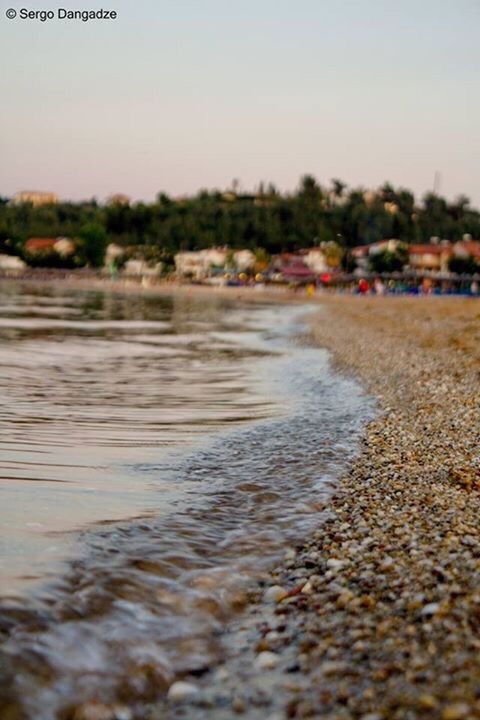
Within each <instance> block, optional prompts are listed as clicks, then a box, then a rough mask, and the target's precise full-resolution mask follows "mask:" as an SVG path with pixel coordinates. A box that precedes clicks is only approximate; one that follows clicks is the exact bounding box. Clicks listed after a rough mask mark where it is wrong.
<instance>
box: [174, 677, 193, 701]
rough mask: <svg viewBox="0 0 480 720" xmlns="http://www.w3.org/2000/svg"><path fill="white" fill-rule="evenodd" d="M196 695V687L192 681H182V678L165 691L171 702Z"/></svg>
mask: <svg viewBox="0 0 480 720" xmlns="http://www.w3.org/2000/svg"><path fill="white" fill-rule="evenodd" d="M195 695H198V688H197V686H196V685H193V684H192V683H188V682H184V681H183V680H177V682H174V683H173V685H170V688H169V690H168V693H167V697H168V699H169V700H172V701H173V702H180V701H182V700H188V699H190V698H193V697H194V696H195Z"/></svg>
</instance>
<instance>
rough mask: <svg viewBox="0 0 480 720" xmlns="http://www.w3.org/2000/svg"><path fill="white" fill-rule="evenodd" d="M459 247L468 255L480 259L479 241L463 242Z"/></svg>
mask: <svg viewBox="0 0 480 720" xmlns="http://www.w3.org/2000/svg"><path fill="white" fill-rule="evenodd" d="M458 246H460V247H461V249H462V250H463V251H464V252H465V253H466V254H467V255H471V256H472V257H475V258H480V242H478V240H468V241H466V242H461V243H458V245H457V247H458Z"/></svg>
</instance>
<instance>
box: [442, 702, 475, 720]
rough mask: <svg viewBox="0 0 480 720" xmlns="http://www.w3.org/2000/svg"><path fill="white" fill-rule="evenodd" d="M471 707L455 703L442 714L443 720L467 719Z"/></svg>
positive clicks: (448, 706)
mask: <svg viewBox="0 0 480 720" xmlns="http://www.w3.org/2000/svg"><path fill="white" fill-rule="evenodd" d="M469 712H470V707H469V706H468V705H467V704H466V703H454V704H453V705H447V707H446V708H445V709H444V711H443V712H442V720H462V718H465V717H467V715H468V714H469Z"/></svg>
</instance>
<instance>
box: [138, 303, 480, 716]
mask: <svg viewBox="0 0 480 720" xmlns="http://www.w3.org/2000/svg"><path fill="white" fill-rule="evenodd" d="M311 328H312V337H313V339H314V341H315V342H316V343H318V344H320V345H322V346H325V347H328V348H329V349H330V350H331V351H332V353H333V356H334V359H335V363H336V364H337V366H338V367H340V368H341V369H343V370H344V371H346V372H348V373H352V372H353V373H355V374H356V375H357V376H358V377H359V378H360V379H361V380H362V382H363V383H364V385H366V386H367V387H368V388H369V389H370V390H371V391H372V392H373V393H375V395H376V396H377V398H378V400H379V404H380V408H381V412H380V414H379V416H378V418H377V419H376V420H375V421H373V422H372V423H370V425H369V426H368V428H367V431H366V434H365V439H364V441H363V444H362V447H361V452H360V455H359V457H358V459H357V460H356V461H355V463H354V465H353V466H352V468H351V471H350V472H349V473H348V474H347V475H346V476H345V477H344V478H343V480H342V481H341V483H340V485H339V486H338V488H337V491H336V493H335V495H334V497H333V500H332V502H331V505H330V508H331V513H330V516H329V517H328V519H327V521H326V522H323V523H322V524H319V527H318V530H317V531H316V532H314V533H313V534H312V535H311V537H309V538H308V539H307V540H306V541H305V543H304V544H303V545H302V546H300V547H297V548H291V550H290V551H289V552H287V555H286V558H285V561H284V563H282V564H281V565H279V566H278V567H277V568H276V569H275V570H274V571H273V572H272V573H270V574H269V575H268V577H267V578H266V579H265V585H264V587H263V588H261V589H259V592H258V593H257V601H256V603H254V604H253V605H252V606H251V608H250V610H249V611H248V612H247V613H246V615H245V616H244V617H243V619H242V621H241V622H239V623H237V625H236V626H234V627H232V628H231V631H230V633H228V634H227V635H226V636H225V638H224V648H225V662H224V665H223V666H222V667H220V668H219V669H217V670H216V671H215V672H213V673H211V674H210V675H208V676H207V677H205V678H203V679H202V680H201V681H198V679H192V678H187V679H188V680H189V681H190V680H193V683H194V684H195V685H196V687H197V692H196V693H195V694H192V695H190V696H189V697H188V699H186V700H184V701H181V700H179V699H178V695H180V696H181V695H182V692H181V690H182V689H181V688H180V689H179V693H177V698H176V699H172V700H171V701H170V702H169V703H167V705H166V706H163V707H162V708H158V709H157V711H156V712H153V713H152V717H155V718H160V717H162V718H163V717H175V718H177V717H189V718H192V717H208V718H225V719H226V718H232V717H235V716H237V715H243V716H245V717H248V718H251V719H257V718H258V719H260V718H268V720H280V718H329V719H330V720H333V719H334V718H335V720H343V719H345V720H347V719H349V718H363V720H380V719H382V718H385V719H387V718H388V719H390V718H405V719H406V718H432V719H433V718H439V719H441V720H461V719H462V718H480V528H479V523H478V518H479V515H480V494H479V489H480V465H479V439H480V303H479V302H477V301H476V300H468V299H465V300H464V299H457V298H358V297H353V298H351V297H329V298H325V299H324V300H323V301H322V306H321V308H320V309H319V311H318V314H316V316H315V317H314V318H313V319H312V324H311ZM172 694H175V693H172ZM186 694H188V689H187V691H186Z"/></svg>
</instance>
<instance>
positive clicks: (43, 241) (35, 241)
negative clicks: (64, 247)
mask: <svg viewBox="0 0 480 720" xmlns="http://www.w3.org/2000/svg"><path fill="white" fill-rule="evenodd" d="M56 242H57V240H56V238H29V239H28V240H27V242H26V243H25V250H26V251H27V252H41V251H42V250H51V249H52V248H53V246H54V245H55V243H56Z"/></svg>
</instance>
